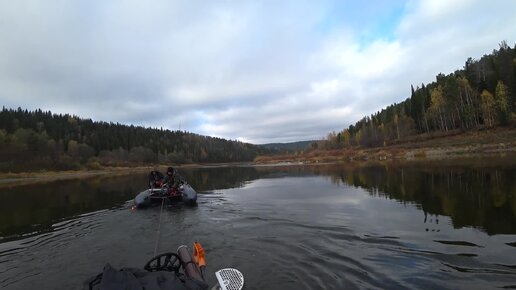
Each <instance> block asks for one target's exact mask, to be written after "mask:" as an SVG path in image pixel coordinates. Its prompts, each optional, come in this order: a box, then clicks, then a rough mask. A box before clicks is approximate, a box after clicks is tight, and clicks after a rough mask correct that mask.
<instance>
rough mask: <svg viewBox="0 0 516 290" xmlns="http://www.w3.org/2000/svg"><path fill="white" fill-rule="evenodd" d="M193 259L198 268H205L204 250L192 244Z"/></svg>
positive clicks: (196, 244)
mask: <svg viewBox="0 0 516 290" xmlns="http://www.w3.org/2000/svg"><path fill="white" fill-rule="evenodd" d="M193 259H194V261H195V263H196V264H197V265H199V267H206V258H205V256H204V249H203V248H202V246H201V244H199V243H198V242H194V244H193Z"/></svg>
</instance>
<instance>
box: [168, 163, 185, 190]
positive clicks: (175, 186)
mask: <svg viewBox="0 0 516 290" xmlns="http://www.w3.org/2000/svg"><path fill="white" fill-rule="evenodd" d="M182 184H183V181H182V179H181V177H180V176H179V174H177V173H176V170H175V169H174V168H173V167H169V168H168V169H167V174H166V176H165V180H164V181H163V186H164V187H168V193H169V194H170V195H177V194H178V191H179V187H180V186H181V185H182Z"/></svg>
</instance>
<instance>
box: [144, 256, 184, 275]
mask: <svg viewBox="0 0 516 290" xmlns="http://www.w3.org/2000/svg"><path fill="white" fill-rule="evenodd" d="M179 268H181V260H179V256H178V255H177V254H175V253H164V254H160V255H157V256H156V257H154V258H152V259H150V260H149V261H148V262H147V263H146V264H145V266H144V267H143V269H145V270H146V271H149V272H156V271H168V272H175V273H178V272H179Z"/></svg>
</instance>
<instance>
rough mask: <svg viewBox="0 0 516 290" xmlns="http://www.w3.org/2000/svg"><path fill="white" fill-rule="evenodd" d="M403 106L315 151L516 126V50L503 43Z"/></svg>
mask: <svg viewBox="0 0 516 290" xmlns="http://www.w3.org/2000/svg"><path fill="white" fill-rule="evenodd" d="M411 89H412V90H411V96H410V98H408V99H406V100H405V101H403V102H401V103H399V104H396V103H395V104H393V105H390V106H388V107H387V108H384V109H382V110H381V111H379V112H377V113H375V114H373V115H371V116H366V117H364V118H362V119H361V120H360V121H358V122H357V123H356V124H354V125H350V126H349V127H348V128H346V129H344V130H342V131H340V132H332V133H330V134H328V136H327V138H326V139H325V140H324V141H322V142H319V143H314V144H313V147H319V148H321V149H338V148H344V147H350V146H362V147H376V146H384V145H387V144H391V143H396V142H403V141H404V140H405V141H407V140H411V139H413V138H416V136H425V135H427V136H430V135H446V134H451V133H453V132H457V131H467V130H475V129H489V128H492V127H495V126H506V125H514V124H515V123H516V45H515V47H514V48H511V47H509V46H508V45H507V43H506V42H505V41H503V42H502V43H501V44H500V48H499V49H498V50H494V51H493V52H492V53H491V54H489V55H484V56H483V57H482V58H480V60H475V59H473V58H468V60H467V61H466V63H465V65H464V68H463V69H460V70H457V71H455V72H454V73H450V74H448V75H444V74H442V73H440V74H438V75H437V77H436V81H434V82H432V83H429V84H426V85H425V84H421V86H417V87H416V88H414V86H412V88H411Z"/></svg>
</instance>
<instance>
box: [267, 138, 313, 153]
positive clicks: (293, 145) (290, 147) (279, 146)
mask: <svg viewBox="0 0 516 290" xmlns="http://www.w3.org/2000/svg"><path fill="white" fill-rule="evenodd" d="M314 142H315V141H298V142H290V143H267V144H262V145H261V146H263V147H266V148H269V149H271V150H275V151H282V152H285V151H287V152H290V151H303V150H306V149H309V148H310V145H311V144H312V143H314Z"/></svg>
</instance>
